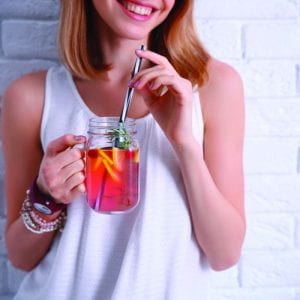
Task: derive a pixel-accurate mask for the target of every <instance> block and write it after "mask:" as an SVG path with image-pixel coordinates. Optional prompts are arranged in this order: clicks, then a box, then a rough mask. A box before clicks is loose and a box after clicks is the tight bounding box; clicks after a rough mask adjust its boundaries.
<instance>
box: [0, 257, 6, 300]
mask: <svg viewBox="0 0 300 300" xmlns="http://www.w3.org/2000/svg"><path fill="white" fill-rule="evenodd" d="M0 270H1V272H0V299H1V294H3V293H5V292H6V284H7V280H6V272H5V271H6V259H5V258H4V257H3V256H0Z"/></svg>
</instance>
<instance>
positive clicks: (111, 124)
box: [88, 117, 136, 133]
mask: <svg viewBox="0 0 300 300" xmlns="http://www.w3.org/2000/svg"><path fill="white" fill-rule="evenodd" d="M124 125H125V128H126V129H127V130H129V132H130V133H135V132H136V131H135V125H136V123H135V119H133V118H126V120H125V123H124ZM118 126H119V117H96V118H90V119H89V130H88V133H99V132H102V131H103V130H104V131H106V130H112V129H115V128H118ZM106 133H107V132H106Z"/></svg>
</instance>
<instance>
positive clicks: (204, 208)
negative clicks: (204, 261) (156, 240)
mask: <svg viewBox="0 0 300 300" xmlns="http://www.w3.org/2000/svg"><path fill="white" fill-rule="evenodd" d="M137 54H138V55H139V56H141V57H143V58H145V59H148V60H150V61H152V62H153V63H154V66H153V67H151V68H148V69H145V70H143V71H141V72H139V73H138V74H137V76H135V78H134V80H133V82H132V84H133V85H134V86H135V88H136V89H137V90H139V91H140V92H141V93H142V94H143V97H144V100H145V103H146V104H147V105H148V108H149V110H150V112H151V113H152V115H153V116H154V117H155V119H156V121H157V122H158V123H159V125H160V127H161V128H162V130H163V131H164V133H165V134H166V136H167V137H168V139H169V140H170V142H171V143H172V145H173V147H174V149H175V151H176V153H177V155H178V158H179V161H180V167H181V171H182V174H183V178H184V184H185V187H186V191H187V196H188V202H189V206H190V212H191V218H192V223H193V227H194V232H195V236H196V239H197V241H198V243H199V245H200V247H201V248H202V249H203V251H204V252H205V254H206V256H207V258H208V260H209V262H210V265H211V266H212V268H213V269H215V270H223V269H226V268H228V267H230V266H232V265H233V264H235V263H236V262H237V260H238V259H239V257H240V253H241V247H242V243H243V240H244V235H245V216H244V204H243V200H244V199H243V198H244V187H243V157H242V156H243V136H244V101H243V86H242V82H241V79H240V77H239V75H238V74H237V73H236V72H235V71H234V70H233V69H232V68H231V67H229V66H228V65H226V64H224V63H221V62H218V61H216V60H214V59H211V61H210V63H209V68H208V73H209V80H208V82H207V83H206V84H205V86H203V87H202V88H201V89H200V96H201V97H200V98H201V107H202V111H203V119H204V127H205V130H204V146H203V145H202V144H199V143H198V142H197V141H196V139H195V136H194V135H193V130H192V122H191V120H192V106H193V104H192V103H193V92H192V86H191V83H190V82H189V81H188V80H186V79H184V78H182V77H180V76H179V74H178V73H177V72H176V70H175V69H174V68H173V66H172V65H171V64H170V63H169V62H168V61H167V59H166V58H165V57H162V56H160V55H158V54H156V53H153V52H151V51H142V52H141V51H137ZM162 86H164V87H165V86H167V87H168V91H167V93H165V94H164V95H162V96H161V95H157V93H156V91H157V90H158V89H159V88H161V87H162ZM199 101H200V100H199Z"/></svg>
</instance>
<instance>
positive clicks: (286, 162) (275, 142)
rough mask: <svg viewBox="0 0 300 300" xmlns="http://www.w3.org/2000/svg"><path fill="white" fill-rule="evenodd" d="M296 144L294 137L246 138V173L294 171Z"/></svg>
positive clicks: (284, 172)
mask: <svg viewBox="0 0 300 300" xmlns="http://www.w3.org/2000/svg"><path fill="white" fill-rule="evenodd" d="M298 144H299V142H298V139H296V138H295V139H292V138H285V139H284V140H283V139H280V138H272V137H269V138H264V137H262V138H260V137H256V138H252V137H248V138H246V139H245V156H244V157H245V172H246V174H264V173H265V174H271V173H273V174H289V173H295V172H296V163H297V152H298Z"/></svg>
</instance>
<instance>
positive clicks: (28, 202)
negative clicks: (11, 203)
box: [20, 180, 67, 234]
mask: <svg viewBox="0 0 300 300" xmlns="http://www.w3.org/2000/svg"><path fill="white" fill-rule="evenodd" d="M43 196H46V197H45V198H43V199H44V200H42V197H43ZM36 204H38V205H36ZM41 207H42V209H39V208H41ZM45 207H46V208H49V207H50V208H51V210H50V209H45ZM65 207H66V206H65V205H64V204H58V203H56V202H54V201H53V200H52V199H51V197H50V196H48V195H45V194H43V193H41V192H40V191H39V190H38V188H37V184H36V180H34V182H33V184H32V186H31V187H30V189H28V190H27V191H26V198H25V200H24V202H23V205H22V209H21V212H20V213H21V216H22V219H23V222H24V225H25V227H26V228H27V229H28V230H29V231H31V232H33V233H38V234H40V233H44V232H51V231H56V230H59V231H60V232H62V231H63V228H64V225H65V222H66V217H67V215H66V211H65ZM59 210H60V211H61V212H60V214H59V215H58V217H57V218H56V219H55V220H53V221H47V220H45V219H43V218H42V217H41V216H40V214H45V215H50V214H53V213H54V212H57V211H59ZM37 212H39V213H37Z"/></svg>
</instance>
